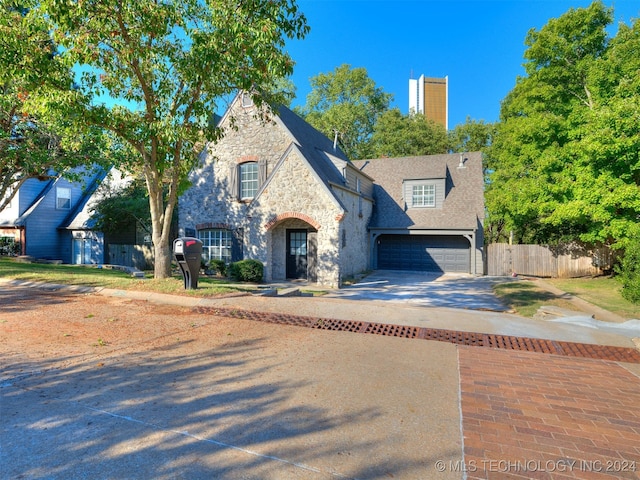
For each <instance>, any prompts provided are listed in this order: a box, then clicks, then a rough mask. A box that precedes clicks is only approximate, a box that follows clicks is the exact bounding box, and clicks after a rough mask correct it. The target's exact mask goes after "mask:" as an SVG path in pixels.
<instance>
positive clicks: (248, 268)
mask: <svg viewBox="0 0 640 480" xmlns="http://www.w3.org/2000/svg"><path fill="white" fill-rule="evenodd" d="M229 273H230V275H231V277H233V278H235V279H236V280H239V281H241V282H255V283H258V282H261V281H262V277H263V275H264V265H263V264H262V262H260V261H259V260H253V259H250V258H249V259H246V260H240V261H239V262H233V263H232V264H230V265H229Z"/></svg>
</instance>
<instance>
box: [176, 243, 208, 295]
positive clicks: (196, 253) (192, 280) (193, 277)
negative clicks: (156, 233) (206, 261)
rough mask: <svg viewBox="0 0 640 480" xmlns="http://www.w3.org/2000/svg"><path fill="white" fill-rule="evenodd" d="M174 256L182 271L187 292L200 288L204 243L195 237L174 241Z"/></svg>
mask: <svg viewBox="0 0 640 480" xmlns="http://www.w3.org/2000/svg"><path fill="white" fill-rule="evenodd" d="M173 255H174V256H175V258H176V261H177V262H178V266H179V267H180V270H181V271H182V278H183V279H184V288H185V290H191V289H196V288H198V275H199V274H200V264H201V262H202V241H201V240H200V239H198V238H194V237H180V238H176V239H175V240H174V241H173Z"/></svg>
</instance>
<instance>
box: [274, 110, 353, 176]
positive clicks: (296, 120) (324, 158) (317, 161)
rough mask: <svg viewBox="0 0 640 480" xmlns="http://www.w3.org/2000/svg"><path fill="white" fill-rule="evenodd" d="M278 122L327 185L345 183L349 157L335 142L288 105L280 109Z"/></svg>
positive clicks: (277, 117)
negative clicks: (344, 169) (345, 168)
mask: <svg viewBox="0 0 640 480" xmlns="http://www.w3.org/2000/svg"><path fill="white" fill-rule="evenodd" d="M276 122H277V123H279V124H280V125H281V126H282V127H284V128H285V129H286V130H287V131H288V132H289V134H290V135H291V137H292V140H293V141H294V142H295V143H296V145H297V146H298V149H299V150H300V152H301V153H302V155H303V156H304V157H305V159H306V160H307V161H308V162H309V164H310V165H311V167H312V168H313V170H314V171H315V172H316V173H317V174H318V176H319V178H320V179H321V180H322V181H323V182H324V183H325V184H326V185H327V186H329V185H330V184H332V183H333V184H337V185H345V179H344V177H343V175H342V171H341V170H342V168H344V167H345V166H346V165H347V164H348V163H349V159H348V158H347V156H346V155H345V154H344V152H343V151H342V150H341V149H340V147H336V148H335V149H334V148H333V142H332V141H331V140H329V138H327V137H326V136H325V135H324V134H323V133H321V132H319V131H318V130H316V129H315V128H313V127H312V126H311V125H309V124H308V123H307V122H306V121H305V120H304V119H302V118H301V117H299V116H298V115H297V114H296V113H294V112H293V111H291V110H289V109H288V108H287V107H284V106H281V107H280V108H279V109H278V115H277V116H276Z"/></svg>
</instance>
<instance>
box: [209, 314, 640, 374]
mask: <svg viewBox="0 0 640 480" xmlns="http://www.w3.org/2000/svg"><path fill="white" fill-rule="evenodd" d="M196 311H198V312H199V313H204V314H212V315H217V316H223V317H231V318H243V319H248V320H255V321H261V322H269V323H278V324H286V325H296V326H301V327H308V328H318V329H322V330H338V331H348V332H354V333H368V334H374V335H387V336H393V337H402V338H417V339H424V340H437V341H440V342H449V343H455V344H457V345H471V346H476V347H490V348H498V349H506V350H521V351H527V352H537V353H549V354H554V355H564V356H570V357H585V358H595V359H602V360H613V361H619V362H628V363H640V351H638V350H637V349H635V348H625V347H613V346H607V345H591V344H586V343H574V342H560V341H555V340H544V339H539V338H527V337H514V336H509V335H495V334H488V333H476V332H461V331H457V330H446V329H438V328H423V327H412V326H406V325H389V324H384V323H374V322H360V321H350V320H336V319H330V318H316V317H305V316H300V315H289V314H283V313H269V312H254V311H251V310H243V309H232V308H212V307H198V308H197V309H196Z"/></svg>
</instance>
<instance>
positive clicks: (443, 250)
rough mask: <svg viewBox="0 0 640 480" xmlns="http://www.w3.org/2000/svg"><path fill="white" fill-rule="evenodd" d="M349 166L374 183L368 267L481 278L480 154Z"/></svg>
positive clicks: (481, 194) (482, 208) (482, 266)
mask: <svg viewBox="0 0 640 480" xmlns="http://www.w3.org/2000/svg"><path fill="white" fill-rule="evenodd" d="M353 163H354V165H356V166H357V167H358V168H360V169H361V171H362V172H364V173H366V174H368V175H369V176H371V177H373V178H374V179H375V186H374V193H373V197H374V199H375V208H374V210H373V216H372V218H371V221H370V223H369V232H370V244H371V245H372V246H373V248H372V255H371V268H373V269H393V270H424V271H440V272H463V273H472V274H480V275H481V274H483V273H484V256H483V245H484V234H483V224H484V183H483V172H482V154H481V153H480V152H467V153H464V154H457V153H456V154H445V155H428V156H422V157H403V158H379V159H375V160H361V161H355V162H353Z"/></svg>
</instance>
